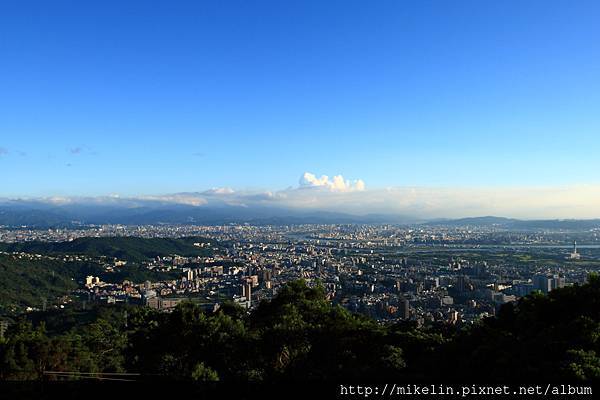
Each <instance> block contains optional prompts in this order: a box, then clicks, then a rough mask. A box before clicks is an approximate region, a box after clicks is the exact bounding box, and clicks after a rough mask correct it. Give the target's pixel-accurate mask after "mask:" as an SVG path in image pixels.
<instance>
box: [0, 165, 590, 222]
mask: <svg viewBox="0 0 600 400" xmlns="http://www.w3.org/2000/svg"><path fill="white" fill-rule="evenodd" d="M0 200H1V199H0ZM38 200H39V201H43V202H46V203H52V204H55V205H62V204H64V205H68V204H72V203H87V204H97V205H101V204H113V205H117V204H120V205H127V206H130V207H135V206H139V205H144V204H146V202H152V203H175V204H185V205H192V206H208V207H210V206H218V205H232V206H233V205H234V206H243V207H246V206H247V207H249V208H251V207H253V206H260V207H276V208H280V209H281V208H290V209H297V210H300V209H306V210H322V211H334V212H345V213H351V214H358V215H361V214H363V215H364V214H373V213H375V214H395V215H403V216H405V217H408V218H409V219H429V218H460V217H468V216H483V215H496V216H503V217H515V218H523V219H546V218H600V185H598V184H596V185H571V186H562V187H559V186H554V187H487V188H486V187H387V188H379V189H366V188H365V183H364V182H363V181H362V180H355V181H348V180H345V179H344V178H343V177H342V176H341V175H337V176H334V177H333V178H332V179H330V178H329V177H328V176H326V175H323V176H321V177H317V176H316V175H314V174H312V173H309V172H306V173H304V174H303V175H302V177H301V178H300V185H299V186H296V187H289V188H287V189H283V190H278V191H249V190H248V191H234V190H233V189H231V188H213V189H210V190H207V191H204V192H194V193H177V194H170V195H151V196H137V197H118V196H114V195H113V196H104V197H85V198H77V197H49V198H45V199H38Z"/></svg>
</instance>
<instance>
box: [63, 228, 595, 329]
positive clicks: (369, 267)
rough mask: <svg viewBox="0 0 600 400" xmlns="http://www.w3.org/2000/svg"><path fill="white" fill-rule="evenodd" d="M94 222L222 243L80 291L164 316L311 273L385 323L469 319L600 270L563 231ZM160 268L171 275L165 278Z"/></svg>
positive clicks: (241, 298) (262, 293)
mask: <svg viewBox="0 0 600 400" xmlns="http://www.w3.org/2000/svg"><path fill="white" fill-rule="evenodd" d="M90 229H91V231H92V232H94V234H99V232H100V231H99V230H100V229H102V231H101V232H111V233H115V231H118V232H121V233H124V232H126V233H128V234H140V233H143V237H182V236H188V235H190V234H194V235H202V237H204V238H208V239H210V240H211V241H212V240H214V241H215V242H214V243H219V244H220V246H219V247H218V248H217V247H214V248H213V246H212V245H211V243H209V242H202V243H198V244H197V245H198V246H207V248H211V249H213V250H215V252H214V253H212V254H211V255H207V256H194V257H185V256H181V255H177V254H168V255H162V256H160V257H156V258H155V259H149V260H146V261H144V262H142V263H139V266H140V267H142V268H143V269H144V270H147V271H149V272H151V273H156V276H157V277H158V276H160V277H161V278H156V279H151V280H145V281H143V282H132V281H129V280H125V281H123V282H120V283H107V282H102V280H101V279H100V278H99V277H97V276H88V277H87V278H86V279H85V282H82V285H81V288H80V289H79V290H78V294H79V295H80V296H83V298H84V299H85V301H89V302H94V301H95V302H106V303H118V302H128V303H136V304H140V305H146V306H148V307H151V308H155V309H159V310H165V311H168V310H171V309H172V308H173V307H175V306H176V305H177V304H178V303H179V302H181V301H183V300H191V301H194V302H196V303H198V304H200V305H201V306H202V307H205V308H206V309H207V310H214V309H217V308H218V307H219V305H220V304H222V303H223V302H224V301H232V302H236V303H238V304H240V305H241V306H242V307H244V308H247V309H252V308H253V307H256V305H257V304H259V302H260V301H261V300H264V299H270V298H272V297H273V296H275V295H276V294H277V292H278V290H279V289H280V288H281V287H282V285H284V284H286V283H287V282H290V281H292V280H296V279H304V280H305V281H306V282H307V283H308V284H309V285H311V286H316V285H320V286H321V287H322V288H323V290H324V291H325V293H326V296H327V298H328V299H329V300H330V301H332V302H333V303H335V304H339V305H341V306H343V307H345V308H347V309H348V310H350V311H352V312H358V313H363V314H366V315H369V316H371V317H373V318H376V319H378V320H380V321H395V320H411V321H415V322H416V323H418V324H423V323H427V322H441V323H451V324H461V323H472V322H474V321H476V320H478V319H480V318H482V317H485V316H489V315H494V314H495V313H496V312H497V311H498V309H499V306H501V305H502V304H505V303H508V302H512V301H515V300H517V299H519V298H520V297H522V296H525V295H527V294H529V293H532V292H534V291H540V292H543V293H548V292H550V291H552V290H554V289H556V288H561V287H564V286H565V285H570V284H578V283H583V282H585V280H586V278H587V274H588V273H589V272H592V271H595V270H597V269H598V265H600V262H599V261H600V257H598V253H594V251H593V250H589V251H588V252H587V253H586V255H585V256H583V255H582V254H580V253H579V252H578V249H577V246H576V245H574V246H573V247H572V248H570V247H569V246H568V245H565V243H564V240H563V242H562V243H560V244H558V245H556V246H552V245H549V244H548V243H552V242H553V241H554V240H556V237H557V236H556V234H555V233H552V232H550V233H539V232H538V233H531V232H530V233H523V232H518V233H512V238H513V239H512V240H516V241H517V243H516V244H514V245H511V246H512V247H511V246H509V245H506V244H500V245H494V244H489V243H490V240H491V238H492V237H493V236H494V235H496V236H498V235H500V236H502V237H504V236H506V235H511V233H507V232H494V231H493V229H489V228H482V229H479V230H478V229H476V228H473V227H468V228H452V229H449V228H439V227H429V228H425V227H420V228H418V229H416V228H411V227H399V226H391V225H294V226H250V225H227V226H205V227H200V226H184V227H179V226H173V227H169V226H165V227H114V226H113V227H102V228H98V227H94V228H90ZM81 231H83V230H81ZM81 231H78V233H77V234H79V233H81ZM62 234H63V235H67V236H69V235H74V233H65V232H62ZM69 237H72V236H69ZM567 238H568V239H570V238H571V236H567ZM494 240H497V238H496V239H494ZM436 241H437V242H436ZM440 241H441V242H440ZM527 241H532V243H530V245H529V246H530V247H525V246H527ZM442 242H443V243H442ZM541 242H544V243H546V245H545V246H541V247H542V250H540V251H542V252H543V253H539V254H541V256H540V260H541V261H540V262H532V260H531V258H532V257H533V258H535V256H532V255H531V254H532V251H534V250H535V251H537V250H536V249H537V247H536V246H537V245H538V244H539V243H541ZM458 243H462V245H460V246H459V245H458ZM486 243H487V244H486ZM565 246H566V247H565ZM506 254H511V255H512V257H507V256H506ZM536 254H537V253H536ZM69 257H77V256H69ZM79 259H80V258H79ZM545 260H551V261H552V262H546V261H545ZM88 261H89V260H88ZM97 261H98V262H99V263H101V265H102V266H103V267H104V268H105V270H106V271H107V272H117V271H118V270H119V268H122V267H123V266H124V265H125V263H124V262H122V261H120V260H111V261H110V262H107V260H106V259H102V260H97ZM534 261H535V260H534ZM128 265H131V263H130V264H128ZM160 274H162V275H160ZM164 274H167V275H168V277H169V278H168V279H165V278H164ZM150 276H153V275H152V274H150Z"/></svg>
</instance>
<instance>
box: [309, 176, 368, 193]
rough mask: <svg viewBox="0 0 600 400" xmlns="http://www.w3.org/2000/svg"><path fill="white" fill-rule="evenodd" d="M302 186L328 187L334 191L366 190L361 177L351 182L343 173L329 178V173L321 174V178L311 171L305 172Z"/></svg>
mask: <svg viewBox="0 0 600 400" xmlns="http://www.w3.org/2000/svg"><path fill="white" fill-rule="evenodd" d="M300 186H301V187H321V188H327V189H329V190H331V191H333V192H351V191H362V190H365V182H364V181H362V180H361V179H358V180H355V181H353V182H350V181H349V180H345V179H344V177H343V176H342V175H335V176H334V177H333V178H332V179H329V177H328V176H327V175H321V177H320V178H317V176H316V175H315V174H312V173H310V172H305V173H304V174H303V175H302V176H301V177H300Z"/></svg>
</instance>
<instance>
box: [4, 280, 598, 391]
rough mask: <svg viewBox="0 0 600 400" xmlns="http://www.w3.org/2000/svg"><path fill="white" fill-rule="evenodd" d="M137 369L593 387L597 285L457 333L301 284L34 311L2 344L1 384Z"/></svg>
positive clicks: (236, 377)
mask: <svg viewBox="0 0 600 400" xmlns="http://www.w3.org/2000/svg"><path fill="white" fill-rule="evenodd" d="M49 370H51V371H80V372H89V373H103V372H105V373H106V372H124V371H128V372H136V373H140V374H141V376H140V378H139V379H143V378H144V377H151V378H152V379H160V378H162V379H168V380H172V379H174V380H197V381H225V382H228V381H235V382H242V381H244V382H245V381H256V382H267V381H268V382H286V381H290V380H295V381H302V380H335V379H344V380H353V379H361V380H368V379H377V380H385V379H390V380H391V379H394V380H395V381H397V380H398V379H405V380H408V379H411V380H413V381H415V380H419V379H429V380H431V379H464V377H469V380H470V381H477V380H480V381H481V380H484V381H490V380H498V381H500V380H506V379H512V380H515V379H521V380H523V379H527V380H535V379H543V380H544V381H547V380H555V379H556V380H560V379H565V380H581V381H597V380H598V379H600V278H599V277H598V276H591V277H590V279H589V283H587V284H585V285H582V286H573V287H567V288H564V289H557V290H554V291H552V292H551V293H550V294H549V295H541V294H534V295H530V296H528V297H525V298H523V299H521V300H520V301H519V302H518V303H514V304H513V303H510V304H507V305H505V306H503V308H502V309H501V311H500V312H499V315H498V316H497V317H493V318H488V319H486V320H483V321H482V322H481V323H479V324H477V325H475V326H472V327H469V328H465V329H457V328H454V327H450V326H430V327H419V328H417V327H416V326H415V325H413V324H411V323H410V322H404V323H397V324H392V325H382V324H378V323H377V322H375V321H374V320H371V319H369V318H367V317H365V316H361V315H355V314H351V313H350V312H348V311H347V310H345V309H343V308H342V307H340V306H337V305H332V304H331V303H330V302H328V301H327V300H326V299H325V295H324V291H323V289H322V288H321V287H313V288H311V287H308V286H307V285H306V284H305V282H303V281H294V282H291V283H289V284H287V285H286V286H284V287H283V288H282V289H281V290H280V291H279V293H278V295H277V296H276V297H275V298H274V299H272V300H271V301H263V302H262V303H260V305H259V306H258V307H257V308H256V309H255V310H253V311H252V312H251V313H247V312H246V311H245V310H243V309H241V308H240V307H239V306H237V305H235V304H232V303H224V304H223V305H222V306H221V307H220V309H219V310H217V311H215V312H210V313H209V312H205V311H202V310H201V308H199V307H198V306H197V305H194V304H192V303H182V304H180V305H179V306H178V307H177V308H176V309H175V310H174V311H173V312H172V313H160V312H157V311H154V310H151V309H148V308H143V307H131V306H129V307H127V306H126V307H125V308H119V307H101V308H95V309H93V310H88V311H73V310H70V311H63V312H59V311H56V310H53V311H49V312H46V313H41V312H39V313H33V314H30V315H28V317H27V318H24V317H23V318H17V319H16V320H14V321H13V323H12V324H10V326H9V328H8V330H7V331H6V333H5V335H4V338H3V339H2V341H1V343H0V380H39V379H50V378H49V377H47V376H44V371H49Z"/></svg>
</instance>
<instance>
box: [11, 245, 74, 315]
mask: <svg viewBox="0 0 600 400" xmlns="http://www.w3.org/2000/svg"><path fill="white" fill-rule="evenodd" d="M72 276H73V270H72V268H71V267H69V266H68V265H66V264H65V263H63V262H61V261H53V260H29V259H19V258H16V257H11V256H6V255H0V288H2V289H1V290H0V315H1V314H4V313H13V312H16V311H20V310H21V309H23V308H25V307H28V306H30V307H37V308H41V307H42V303H43V299H46V301H47V302H48V304H51V303H52V301H53V300H54V299H55V298H56V297H58V296H62V295H66V294H68V293H69V292H70V291H72V290H74V289H75V288H76V287H77V283H76V282H75V280H74V278H73V279H72Z"/></svg>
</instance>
